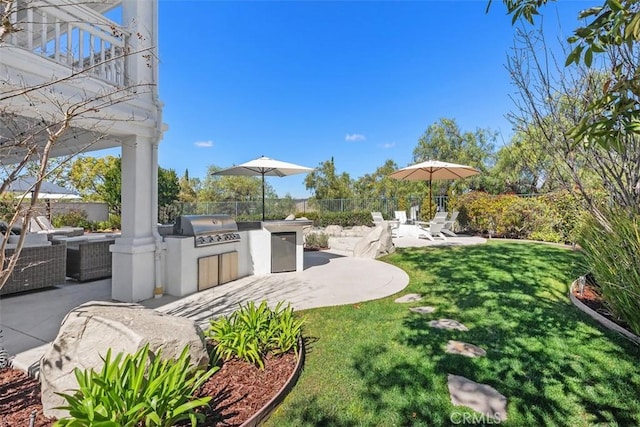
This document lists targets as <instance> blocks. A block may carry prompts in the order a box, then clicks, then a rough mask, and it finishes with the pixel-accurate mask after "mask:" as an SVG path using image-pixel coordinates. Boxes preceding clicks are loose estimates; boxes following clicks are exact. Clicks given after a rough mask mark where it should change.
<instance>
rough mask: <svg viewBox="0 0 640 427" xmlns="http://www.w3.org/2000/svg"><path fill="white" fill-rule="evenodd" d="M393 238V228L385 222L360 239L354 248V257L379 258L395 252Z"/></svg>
mask: <svg viewBox="0 0 640 427" xmlns="http://www.w3.org/2000/svg"><path fill="white" fill-rule="evenodd" d="M395 250H396V248H395V246H394V245H393V240H392V236H391V227H390V226H389V224H388V223H386V222H384V223H382V224H380V225H378V226H377V227H375V228H374V229H373V230H371V231H370V232H369V233H368V234H367V235H365V236H364V237H363V238H362V239H360V240H359V241H358V242H357V243H356V246H355V247H354V248H353V256H356V257H360V258H373V259H375V258H378V257H381V256H383V255H387V254H390V253H393V252H395Z"/></svg>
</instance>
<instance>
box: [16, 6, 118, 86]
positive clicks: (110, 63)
mask: <svg viewBox="0 0 640 427" xmlns="http://www.w3.org/2000/svg"><path fill="white" fill-rule="evenodd" d="M13 5H14V6H13V7H14V10H12V11H11V17H12V19H11V21H12V22H14V23H16V24H15V27H16V28H17V29H18V31H17V32H14V33H11V34H10V38H9V40H8V42H9V43H10V44H12V45H14V46H17V47H20V48H23V49H27V50H29V51H30V52H33V53H35V54H37V55H40V56H42V57H45V58H47V59H49V60H52V61H55V62H56V63H58V64H61V65H64V66H67V67H71V69H72V70H73V71H74V72H80V71H85V72H86V73H88V74H90V75H92V76H94V77H97V78H99V79H102V80H104V81H107V82H109V83H112V84H114V85H116V86H124V85H125V84H126V75H125V59H126V56H127V55H126V53H127V52H126V45H127V40H128V37H129V34H128V33H127V32H126V31H125V30H124V29H123V28H122V27H121V26H120V25H118V24H116V23H115V22H113V21H111V20H109V19H107V18H106V17H105V16H103V15H101V14H99V13H97V12H95V11H94V10H92V9H90V8H88V7H86V6H83V4H82V2H75V3H74V2H69V1H60V0H58V1H55V2H53V1H50V0H43V1H24V0H20V1H17V2H14V3H13ZM16 5H17V6H16Z"/></svg>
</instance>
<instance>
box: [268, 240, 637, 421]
mask: <svg viewBox="0 0 640 427" xmlns="http://www.w3.org/2000/svg"><path fill="white" fill-rule="evenodd" d="M385 261H387V262H390V263H392V264H394V265H397V266H398V267H400V268H402V269H403V270H405V271H406V272H407V273H408V274H409V277H410V283H409V286H408V287H407V288H406V289H405V290H404V291H403V292H402V293H400V294H398V295H394V296H392V297H389V298H385V299H382V300H377V301H372V302H366V303H362V304H357V305H348V306H342V307H331V308H321V309H314V310H307V311H304V312H303V314H304V316H306V318H307V322H306V324H305V332H304V334H305V336H306V337H307V338H308V339H307V359H306V363H305V366H304V370H303V373H302V375H301V376H300V379H299V380H298V383H297V385H296V386H295V387H294V389H293V391H292V392H291V393H290V394H289V396H288V397H287V398H286V399H285V401H284V403H283V404H282V405H281V406H280V407H279V408H278V409H277V410H276V411H275V412H274V414H273V415H272V416H271V418H270V419H269V420H268V422H267V425H270V426H304V425H308V426H311V425H313V426H317V425H325V426H440V425H452V424H453V422H452V418H451V417H452V415H454V414H455V415H454V421H455V420H459V418H455V417H456V416H459V413H460V411H464V409H462V408H460V407H454V406H453V405H451V403H450V401H449V393H448V390H447V374H448V373H451V374H456V375H462V376H465V377H467V378H469V379H472V380H474V381H476V382H480V383H485V384H489V385H491V386H492V387H494V388H496V389H497V390H498V391H499V392H501V393H502V394H504V395H505V396H506V397H507V398H508V421H507V422H504V423H502V424H503V425H510V426H534V425H535V426H539V425H551V426H587V425H598V424H600V425H620V426H630V425H640V401H639V398H640V369H638V366H640V348H639V347H637V346H635V345H634V344H631V343H630V342H628V341H626V340H624V339H622V338H620V337H619V336H618V335H616V334H614V333H610V332H608V331H606V330H604V329H603V328H601V327H599V326H598V324H596V323H595V322H594V321H592V320H591V318H589V317H588V316H586V315H584V314H583V313H582V312H580V311H578V310H577V309H576V308H574V306H573V305H572V304H571V303H570V302H569V298H568V295H567V294H568V287H569V285H570V283H571V282H572V280H573V279H575V278H576V277H577V276H578V275H580V274H583V273H584V272H585V269H584V267H583V266H582V264H581V257H580V255H579V254H578V253H576V252H573V251H570V250H566V249H564V248H560V247H555V246H550V245H543V244H527V243H495V242H494V243H489V244H486V245H480V246H471V247H457V248H415V249H406V250H399V251H398V252H397V253H396V254H393V255H391V256H388V257H386V258H385ZM413 292H415V293H420V294H422V295H424V299H423V301H421V302H418V303H411V304H397V303H394V302H393V301H394V299H395V298H396V297H398V296H400V295H403V294H406V293H413ZM422 305H432V306H435V307H437V311H436V312H435V313H433V314H428V315H420V314H416V313H413V312H410V311H409V307H417V306H422ZM438 318H451V319H455V320H458V321H460V322H462V323H464V324H465V325H466V326H467V327H468V328H469V331H468V332H460V331H444V330H437V329H432V328H430V327H429V326H428V322H429V321H430V320H433V319H438ZM450 339H457V340H461V341H465V342H469V343H472V344H476V345H479V346H481V347H483V348H484V349H485V350H486V351H487V355H486V357H482V358H474V359H471V358H467V357H464V356H459V355H451V354H447V353H445V352H444V347H445V345H446V343H447V341H448V340H450ZM467 412H468V413H469V414H473V412H471V411H467Z"/></svg>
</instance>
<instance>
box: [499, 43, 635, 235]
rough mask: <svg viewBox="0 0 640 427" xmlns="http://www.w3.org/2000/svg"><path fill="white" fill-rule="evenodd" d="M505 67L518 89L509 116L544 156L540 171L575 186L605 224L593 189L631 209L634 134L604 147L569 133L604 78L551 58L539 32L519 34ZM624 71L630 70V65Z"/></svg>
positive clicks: (623, 135)
mask: <svg viewBox="0 0 640 427" xmlns="http://www.w3.org/2000/svg"><path fill="white" fill-rule="evenodd" d="M609 49H613V50H616V49H618V47H616V46H610V47H609ZM621 49H625V50H626V49H627V47H626V46H625V47H622V48H621ZM538 52H542V53H538ZM612 54H613V55H616V53H615V52H612ZM507 69H508V70H509V73H510V75H511V78H512V80H513V82H514V84H515V86H516V87H517V88H518V96H517V97H516V98H514V100H515V101H516V109H515V110H514V111H513V112H511V113H510V114H509V119H510V121H511V122H512V123H513V125H514V127H515V129H516V130H517V132H518V133H519V134H520V136H521V137H522V138H524V139H525V140H526V141H529V142H530V141H536V143H537V144H539V147H540V150H542V151H544V152H545V153H546V154H547V155H548V156H549V157H550V161H549V163H548V166H549V168H548V169H547V170H546V171H545V173H546V174H547V175H549V176H553V179H554V180H555V182H557V183H563V184H564V185H565V187H566V188H567V190H569V191H573V190H574V189H576V190H577V191H578V193H579V194H578V195H579V196H580V197H581V199H582V200H583V201H584V202H585V206H586V208H587V209H588V210H589V211H590V212H591V213H592V214H593V215H594V216H595V217H596V218H597V219H598V221H599V222H600V223H601V224H602V225H603V226H605V227H608V220H607V218H606V215H605V214H604V213H603V211H602V208H603V205H602V204H601V203H600V200H599V199H598V198H594V193H593V190H594V189H596V190H597V189H603V190H606V192H607V193H608V194H609V195H610V197H611V201H612V202H615V203H616V204H617V205H619V206H621V207H623V208H624V209H629V210H630V212H636V213H637V212H638V209H639V206H640V191H639V190H640V138H639V137H638V135H634V134H632V133H621V134H620V135H619V137H618V139H617V141H616V143H615V144H613V143H611V144H604V145H603V144H599V143H596V142H594V141H591V140H585V141H581V142H580V143H577V142H575V140H574V139H572V137H571V134H572V132H573V130H574V129H575V127H576V126H579V123H580V121H581V120H582V119H583V117H584V116H585V114H589V110H590V109H591V108H592V106H593V103H592V100H593V99H597V98H599V97H601V96H602V94H603V91H605V90H606V81H607V78H608V76H607V75H606V74H604V73H602V72H599V71H597V70H594V69H591V68H589V67H587V66H585V65H584V64H575V63H574V64H572V65H571V66H569V67H566V66H564V65H562V62H558V61H556V58H555V56H554V54H553V52H549V51H548V50H547V49H546V43H545V38H544V34H542V32H541V31H537V32H526V33H521V34H519V36H518V38H517V39H516V46H515V47H514V53H513V54H512V56H511V57H510V58H509V61H508V64H507ZM629 71H633V72H636V71H635V66H634V70H629ZM594 177H597V182H596V180H595V179H594Z"/></svg>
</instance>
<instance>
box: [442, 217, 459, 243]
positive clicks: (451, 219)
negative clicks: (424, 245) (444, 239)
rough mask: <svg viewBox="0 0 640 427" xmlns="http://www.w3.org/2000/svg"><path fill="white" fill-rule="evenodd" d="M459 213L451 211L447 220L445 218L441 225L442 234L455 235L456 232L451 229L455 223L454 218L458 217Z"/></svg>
mask: <svg viewBox="0 0 640 427" xmlns="http://www.w3.org/2000/svg"><path fill="white" fill-rule="evenodd" d="M459 213H460V212H458V211H453V212H451V216H450V217H449V219H448V220H446V221H445V222H444V227H442V232H443V233H444V234H446V235H448V236H451V237H456V236H457V234H456V233H454V231H453V225H454V224H455V222H456V220H457V219H458V214H459Z"/></svg>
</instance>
